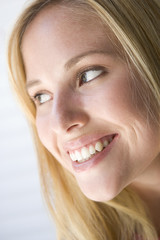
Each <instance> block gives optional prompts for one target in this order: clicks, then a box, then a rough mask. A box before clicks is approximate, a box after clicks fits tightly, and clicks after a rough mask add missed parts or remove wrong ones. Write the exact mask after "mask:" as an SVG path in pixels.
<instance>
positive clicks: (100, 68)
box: [32, 66, 108, 105]
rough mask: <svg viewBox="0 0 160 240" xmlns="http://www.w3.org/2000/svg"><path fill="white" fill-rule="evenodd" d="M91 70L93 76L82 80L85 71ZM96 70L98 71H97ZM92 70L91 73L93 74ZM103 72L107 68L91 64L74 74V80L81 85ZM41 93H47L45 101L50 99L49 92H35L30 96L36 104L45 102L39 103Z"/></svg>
mask: <svg viewBox="0 0 160 240" xmlns="http://www.w3.org/2000/svg"><path fill="white" fill-rule="evenodd" d="M92 71H93V72H95V74H96V76H95V77H93V78H91V79H89V80H88V81H84V80H82V78H83V76H84V75H85V74H87V73H89V72H92ZM98 71H99V73H98ZM93 72H92V73H91V75H92V74H93ZM96 72H97V73H96ZM105 73H108V70H107V69H106V68H105V67H103V66H92V67H88V68H85V69H84V70H83V71H82V70H80V72H79V73H78V74H77V75H76V80H78V83H79V86H80V87H81V86H82V85H84V84H88V83H90V82H92V81H93V80H95V79H96V78H98V77H100V76H102V75H103V74H105ZM43 95H44V96H45V95H46V96H47V95H48V99H47V100H46V101H45V102H47V101H49V100H50V99H52V97H51V96H50V94H49V93H46V92H38V93H36V94H35V95H34V96H33V97H32V100H33V102H34V103H35V104H36V105H42V104H44V103H45V102H44V103H41V102H40V100H39V99H38V98H39V97H41V96H43Z"/></svg>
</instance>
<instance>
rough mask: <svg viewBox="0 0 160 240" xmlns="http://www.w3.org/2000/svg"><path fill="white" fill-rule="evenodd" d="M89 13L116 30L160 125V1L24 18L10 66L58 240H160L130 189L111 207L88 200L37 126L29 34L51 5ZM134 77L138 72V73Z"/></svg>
mask: <svg viewBox="0 0 160 240" xmlns="http://www.w3.org/2000/svg"><path fill="white" fill-rule="evenodd" d="M50 4H51V5H54V4H61V5H62V4H63V5H66V6H68V7H69V8H75V7H76V8H77V9H78V8H79V11H83V10H85V9H87V12H88V14H90V12H92V13H94V14H95V15H97V16H98V17H99V18H100V19H101V21H102V22H103V24H106V25H107V26H109V27H110V28H111V30H112V31H113V33H114V34H115V36H116V37H117V39H118V40H119V42H120V44H121V45H122V46H123V55H124V57H125V60H126V61H127V63H128V67H129V68H131V71H132V69H133V68H134V69H135V70H136V72H137V73H138V74H139V76H140V78H139V79H140V80H139V82H138V80H137V78H136V77H134V76H133V84H134V87H133V93H134V98H137V97H140V98H141V101H142V102H143V106H144V108H145V110H146V111H145V112H146V113H147V116H148V118H149V119H152V121H154V122H158V123H159V113H160V1H159V0H152V1H151V0H143V1H142V0H127V1H126V0H118V1H117V0H76V1H74V0H34V1H33V3H32V4H31V5H30V6H29V7H28V8H27V9H26V10H24V12H23V13H22V14H21V16H20V17H19V19H18V21H17V23H16V24H15V27H14V30H13V32H12V35H11V37H10V41H9V47H8V63H9V71H10V79H11V83H12V86H13V87H14V90H15V92H16V94H17V96H18V99H19V101H20V103H21V105H22V107H23V109H24V111H25V113H26V115H27V118H28V119H29V122H30V124H31V127H32V129H33V135H34V139H35V144H36V148H37V154H38V160H39V169H40V176H41V183H42V189H43V193H44V196H45V199H46V202H47V204H48V207H49V209H50V212H51V214H52V215H53V217H54V219H55V222H56V225H57V236H58V239H61V240H63V239H65V240H67V239H68V240H71V239H72V240H76V239H77V240H79V239H80V240H106V239H109V240H113V239H123V240H129V239H136V236H137V235H138V234H139V235H140V236H141V237H142V239H144V240H155V239H157V234H156V230H155V229H154V227H153V225H152V223H151V222H150V220H149V214H148V212H147V208H146V207H145V206H144V203H143V202H142V200H141V199H140V198H139V197H138V196H137V195H136V193H134V192H133V191H132V190H131V189H130V188H129V187H127V188H126V189H124V190H123V191H122V192H121V193H120V194H119V195H118V196H117V197H116V198H115V199H113V200H112V201H109V202H107V203H100V202H94V201H91V200H89V199H87V198H86V197H85V196H84V195H83V194H82V193H81V191H80V189H79V187H78V185H77V183H76V180H75V178H74V177H73V176H72V175H71V174H70V173H69V172H68V171H67V170H66V169H64V168H63V167H62V166H61V165H60V164H59V163H58V161H56V159H54V157H53V156H52V155H51V154H50V153H49V152H48V151H47V150H46V148H45V147H44V146H43V145H42V144H41V142H40V140H39V138H38V135H37V131H36V127H35V115H36V111H35V106H34V104H33V103H32V101H31V100H30V98H29V97H28V94H27V93H26V88H25V70H24V65H23V59H22V55H21V42H22V39H23V34H24V32H25V30H26V28H27V26H28V25H29V23H30V22H31V21H32V20H33V19H34V18H35V16H36V15H37V14H38V13H39V12H40V11H41V9H43V8H44V7H46V6H48V5H50ZM133 72H134V71H133Z"/></svg>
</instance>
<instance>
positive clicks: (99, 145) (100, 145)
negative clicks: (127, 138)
mask: <svg viewBox="0 0 160 240" xmlns="http://www.w3.org/2000/svg"><path fill="white" fill-rule="evenodd" d="M95 149H96V151H98V152H101V151H102V149H103V144H102V143H101V142H97V143H96V145H95Z"/></svg>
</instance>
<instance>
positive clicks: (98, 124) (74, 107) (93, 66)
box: [22, 7, 160, 201]
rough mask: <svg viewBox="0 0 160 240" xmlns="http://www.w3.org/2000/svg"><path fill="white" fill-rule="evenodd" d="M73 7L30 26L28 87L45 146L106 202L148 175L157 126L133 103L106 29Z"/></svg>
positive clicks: (53, 11)
mask: <svg viewBox="0 0 160 240" xmlns="http://www.w3.org/2000/svg"><path fill="white" fill-rule="evenodd" d="M76 11H77V10H76ZM76 11H73V10H69V9H68V8H65V7H52V8H50V9H45V10H43V11H42V12H41V13H40V14H39V15H38V16H36V18H35V19H34V20H33V21H32V23H31V24H30V25H29V27H28V28H27V30H26V32H25V34H24V37H23V42H22V54H23V58H24V64H25V70H26V78H27V89H28V93H29V95H30V96H31V97H32V98H33V100H34V101H35V104H36V109H37V115H36V126H37V130H38V134H39V137H40V139H41V141H42V143H43V144H44V146H45V147H46V148H47V149H48V150H49V151H50V152H51V153H52V155H53V156H54V157H55V158H56V159H57V161H59V162H60V163H61V164H62V165H63V166H64V167H65V168H67V169H68V170H69V171H70V172H71V173H72V174H73V175H74V176H75V178H76V180H77V182H78V184H79V186H80V188H81V190H82V191H83V192H84V194H85V195H86V196H87V197H88V198H90V199H93V200H96V201H107V200H110V199H112V198H114V197H115V196H116V195H117V194H118V193H119V192H120V191H122V189H123V188H124V187H126V186H127V185H129V184H131V183H134V182H137V181H145V180H148V178H149V174H148V173H149V172H150V169H151V168H153V166H154V164H155V163H156V161H157V159H158V154H159V145H160V143H159V133H158V132H157V129H155V128H154V127H153V126H148V125H147V122H146V119H145V118H143V117H142V115H141V114H140V113H139V111H138V110H137V109H138V108H137V107H136V104H135V103H134V102H133V99H132V93H131V87H130V86H131V81H132V78H131V76H130V72H129V70H128V68H127V65H126V63H125V62H124V61H123V60H122V59H121V58H120V57H119V56H118V53H117V51H116V48H115V45H114V44H113V43H114V42H115V40H114V38H113V36H111V33H110V32H109V31H108V32H107V31H106V29H104V27H103V26H102V24H100V22H98V21H97V19H96V18H95V17H93V16H92V17H90V18H89V17H87V15H86V14H82V13H79V14H78V13H77V12H76ZM137 104H140V103H137Z"/></svg>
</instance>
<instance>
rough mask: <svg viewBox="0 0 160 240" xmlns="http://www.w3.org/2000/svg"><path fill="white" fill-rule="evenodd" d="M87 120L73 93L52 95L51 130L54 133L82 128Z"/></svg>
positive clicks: (78, 100) (61, 92) (62, 92)
mask: <svg viewBox="0 0 160 240" xmlns="http://www.w3.org/2000/svg"><path fill="white" fill-rule="evenodd" d="M88 120H89V117H88V114H87V113H86V111H85V110H84V108H83V106H82V104H81V100H80V96H79V95H78V94H76V93H74V92H73V91H59V92H57V93H56V94H55V95H54V99H53V105H52V111H51V119H50V123H51V128H52V130H53V131H54V132H56V133H68V132H71V131H74V130H76V129H80V128H82V127H84V126H85V125H86V124H87V122H88Z"/></svg>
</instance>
